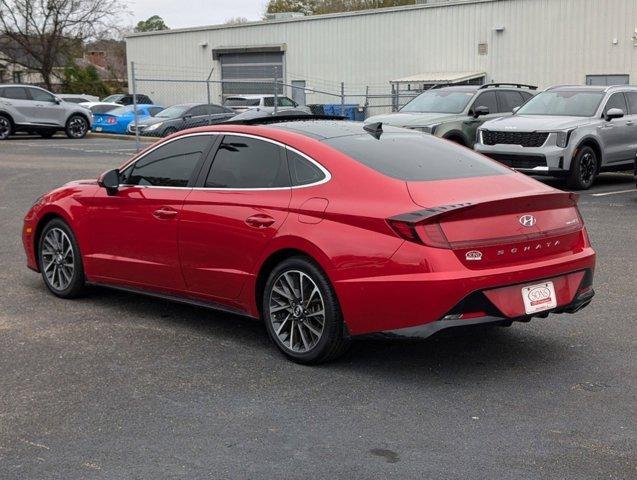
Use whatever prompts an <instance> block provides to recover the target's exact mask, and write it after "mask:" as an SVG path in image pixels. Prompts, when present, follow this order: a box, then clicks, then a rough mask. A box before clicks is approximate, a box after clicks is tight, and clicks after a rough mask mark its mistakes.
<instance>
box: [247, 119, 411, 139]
mask: <svg viewBox="0 0 637 480" xmlns="http://www.w3.org/2000/svg"><path fill="white" fill-rule="evenodd" d="M259 126H260V127H261V128H269V129H276V130H284V131H288V132H291V133H298V134H301V135H305V136H306V137H310V138H314V139H316V140H327V139H329V138H335V137H349V136H352V135H371V133H370V131H369V130H365V129H364V128H363V127H364V126H365V124H364V123H362V122H352V121H347V120H292V121H286V120H285V117H281V121H280V122H276V123H268V124H266V125H259ZM368 128H369V127H368ZM382 132H383V133H412V134H414V135H419V133H418V132H416V131H414V130H408V129H405V128H399V127H392V126H389V125H383V126H382Z"/></svg>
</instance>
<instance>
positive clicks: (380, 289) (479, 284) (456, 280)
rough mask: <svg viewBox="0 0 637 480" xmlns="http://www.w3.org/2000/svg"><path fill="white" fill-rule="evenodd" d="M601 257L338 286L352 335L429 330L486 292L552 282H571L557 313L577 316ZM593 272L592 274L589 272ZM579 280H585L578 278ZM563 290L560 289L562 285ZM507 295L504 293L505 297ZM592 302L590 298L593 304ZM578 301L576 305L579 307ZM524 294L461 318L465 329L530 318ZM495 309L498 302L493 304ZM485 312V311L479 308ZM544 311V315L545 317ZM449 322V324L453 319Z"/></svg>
mask: <svg viewBox="0 0 637 480" xmlns="http://www.w3.org/2000/svg"><path fill="white" fill-rule="evenodd" d="M594 269H595V252H594V251H593V249H592V248H590V247H586V248H584V249H583V250H582V251H580V252H578V253H576V254H570V255H567V256H563V257H559V258H553V259H549V260H542V261H537V262H533V263H529V264H526V265H512V266H507V267H499V268H490V269H484V270H469V269H466V268H457V269H456V268H454V269H449V270H446V271H444V272H428V273H406V274H399V275H384V276H377V277H367V278H356V279H348V280H342V281H337V282H335V287H336V290H337V294H338V297H339V300H340V303H341V309H342V311H343V315H344V318H345V322H346V324H347V328H348V331H349V332H350V334H352V335H362V334H367V333H377V332H385V331H394V330H400V329H406V328H411V327H423V326H425V325H427V324H429V323H432V322H438V321H441V322H442V321H444V320H443V318H444V317H445V316H447V315H449V314H450V313H454V308H456V307H457V306H458V305H461V302H463V300H465V299H467V298H469V297H471V296H472V295H474V294H482V292H487V291H490V292H497V291H498V290H507V289H511V291H512V292H513V291H514V289H516V288H517V287H518V286H524V285H531V284H533V283H537V282H541V281H544V280H547V279H558V278H561V277H562V278H566V277H569V281H564V282H561V284H562V285H563V286H562V287H561V288H559V291H556V296H557V306H556V308H555V309H553V310H554V311H556V312H558V311H559V312H570V311H576V310H574V307H579V308H582V307H583V306H585V304H587V302H582V304H581V305H580V304H577V302H576V300H577V297H578V295H579V294H580V288H581V285H580V282H581V281H582V279H583V278H584V277H586V278H587V282H589V283H591V282H592V277H593V273H594ZM586 272H588V273H587V274H586V275H584V273H586ZM577 275H579V276H577ZM556 288H557V285H556ZM500 294H502V292H500ZM588 301H590V299H588ZM574 302H575V303H574ZM522 303H523V302H522V294H521V291H517V290H516V291H515V293H511V294H510V295H509V297H508V298H505V300H504V301H500V302H499V307H496V308H493V309H486V310H488V311H485V313H483V314H482V315H474V316H473V318H465V319H464V320H463V319H459V320H460V324H461V325H468V324H470V323H462V322H469V321H470V320H473V321H477V320H474V319H475V318H477V317H479V316H482V317H484V316H487V317H495V318H494V319H491V320H488V319H487V320H485V322H489V321H502V320H516V319H519V318H523V317H525V314H524V310H523V307H521V305H522ZM491 304H492V306H495V304H497V302H495V303H493V302H491ZM474 310H476V311H481V310H484V309H482V308H476V309H474ZM545 313H546V311H545V312H541V313H540V314H538V316H543V315H544V314H545ZM447 321H448V320H447ZM436 325H437V326H433V327H428V329H433V330H434V331H437V330H440V329H441V328H446V327H445V325H447V326H455V325H452V324H449V323H443V324H436Z"/></svg>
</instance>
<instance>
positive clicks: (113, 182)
mask: <svg viewBox="0 0 637 480" xmlns="http://www.w3.org/2000/svg"><path fill="white" fill-rule="evenodd" d="M97 184H98V185H99V186H100V187H102V188H105V189H106V193H108V194H109V195H115V194H116V193H117V190H118V189H119V170H118V169H117V168H116V169H115V170H109V171H108V172H105V173H103V174H102V175H100V178H99V179H98V180H97Z"/></svg>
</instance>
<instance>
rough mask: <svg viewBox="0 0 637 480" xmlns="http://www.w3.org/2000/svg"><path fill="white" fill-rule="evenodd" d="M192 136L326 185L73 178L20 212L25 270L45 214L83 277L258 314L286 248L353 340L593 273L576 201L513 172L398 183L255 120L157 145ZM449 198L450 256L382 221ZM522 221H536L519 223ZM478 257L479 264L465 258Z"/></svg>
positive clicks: (512, 301) (515, 311)
mask: <svg viewBox="0 0 637 480" xmlns="http://www.w3.org/2000/svg"><path fill="white" fill-rule="evenodd" d="M193 132H212V133H214V132H236V133H245V134H252V135H255V136H261V137H264V138H268V139H270V140H274V141H277V142H280V143H281V144H283V145H287V146H290V147H292V148H294V149H296V150H298V151H300V152H302V153H304V154H305V155H307V156H309V157H311V158H313V159H314V160H315V161H317V162H318V163H320V164H321V165H322V166H323V167H325V169H327V170H328V171H329V172H330V174H331V179H330V180H329V181H327V182H325V183H322V184H319V185H314V186H308V187H300V188H283V189H277V190H234V191H233V190H226V191H223V190H221V189H214V190H211V189H203V188H194V189H193V188H167V187H166V188H164V187H161V188H140V187H125V188H121V189H120V191H119V192H117V193H116V194H115V195H112V196H109V195H107V193H106V191H105V190H104V189H102V188H100V187H98V186H97V183H96V182H95V181H89V182H73V183H71V184H68V185H66V186H64V187H62V188H60V189H57V190H54V191H53V192H51V193H49V194H47V195H46V196H45V197H43V198H42V200H41V201H40V202H39V203H38V204H36V205H35V206H34V207H33V208H32V209H31V210H30V211H29V213H28V214H27V216H26V217H25V223H24V229H23V243H24V247H25V252H26V254H27V264H28V266H29V267H30V268H34V269H37V261H36V257H35V245H34V243H35V235H36V234H37V231H38V228H41V226H42V224H43V222H44V221H45V220H46V219H47V218H48V216H49V215H57V216H60V217H62V218H64V219H65V221H67V222H68V223H69V225H70V226H71V228H72V229H73V231H74V232H75V234H76V237H77V239H78V243H79V245H80V250H81V252H82V256H83V259H84V263H85V271H86V275H87V277H88V279H89V280H90V281H93V282H99V283H108V284H114V285H127V286H136V287H141V288H145V289H149V290H155V291H161V292H169V293H171V294H173V295H179V296H183V297H188V298H196V299H202V300H209V301H214V302H216V303H219V304H221V305H224V306H227V307H231V308H234V309H238V310H240V311H243V312H245V313H246V314H248V315H251V316H255V317H257V316H259V308H258V305H259V304H260V302H261V298H258V296H257V280H258V278H259V275H260V274H261V273H262V266H263V265H264V264H265V263H266V262H267V260H268V259H269V258H270V257H271V256H272V255H276V254H277V253H279V252H281V251H284V250H285V251H298V252H301V253H303V254H305V255H307V256H309V257H311V258H312V259H313V260H314V261H315V262H316V263H317V264H318V265H319V266H320V267H321V268H322V269H323V270H324V271H325V273H326V274H327V276H328V277H329V279H330V280H331V282H332V284H333V286H334V289H335V291H336V293H337V296H338V299H339V302H340V306H341V309H342V311H343V316H344V320H345V322H346V325H347V328H348V330H349V332H350V333H351V334H353V335H358V334H364V333H369V332H378V331H384V330H394V329H400V328H406V327H412V326H417V325H422V324H426V323H428V322H433V321H436V320H440V319H441V318H442V317H443V316H445V315H446V314H447V313H448V312H449V311H450V310H451V309H453V308H454V306H456V305H457V304H458V303H459V302H460V301H461V300H463V299H464V298H465V297H467V296H469V295H471V294H473V293H474V292H480V291H482V292H484V295H485V296H487V298H489V299H490V300H491V301H492V303H493V304H494V305H496V306H497V307H498V308H499V309H500V310H501V312H502V315H503V317H517V316H522V315H523V313H524V307H523V304H522V299H521V294H520V288H521V286H523V285H529V284H533V283H534V282H537V281H538V280H544V279H551V280H552V281H553V282H554V284H555V287H556V294H557V296H558V305H565V304H566V303H568V302H569V301H571V300H573V298H574V296H575V295H576V294H577V291H578V288H579V286H580V284H581V281H582V278H583V276H584V272H585V271H589V272H591V274H592V272H593V270H594V267H595V253H594V252H593V250H592V248H591V246H590V244H589V242H588V238H587V236H586V233H585V229H584V227H583V225H582V224H581V221H580V219H579V213H578V212H577V208H576V206H575V201H576V199H574V198H573V197H571V196H569V195H568V194H565V193H563V192H559V191H557V190H555V189H553V188H551V187H548V186H546V185H544V184H541V183H539V182H537V181H535V180H533V179H531V178H529V177H526V176H524V175H521V174H518V173H515V172H511V173H510V174H503V175H496V176H491V177H478V178H471V179H456V180H444V181H429V182H404V181H400V180H397V179H393V178H389V177H386V176H384V175H382V174H380V173H378V172H376V171H375V170H372V169H371V168H368V167H366V166H364V165H363V164H361V163H359V162H357V161H354V160H353V159H351V158H349V157H347V156H346V155H344V154H342V153H340V152H339V151H337V150H335V149H333V148H331V147H330V146H328V145H326V144H324V143H322V142H320V141H317V140H314V139H312V138H309V137H307V136H304V135H301V134H297V133H293V132H290V131H285V130H280V129H276V128H268V127H263V126H241V125H219V126H212V127H204V128H201V129H196V130H190V131H186V132H180V133H179V134H176V135H175V136H172V137H168V138H167V139H165V140H164V141H170V140H171V138H175V137H178V136H180V135H183V134H188V133H193ZM432 141H440V140H437V139H433V140H432ZM459 148H460V147H459ZM140 155H143V152H142V153H141V154H140ZM134 160H135V158H134V159H132V160H131V161H134ZM456 203H471V204H472V206H471V208H467V209H463V210H459V211H457V212H455V213H454V212H451V213H450V214H449V215H445V216H443V217H441V219H440V220H439V222H440V226H441V229H442V231H443V232H444V234H445V236H446V237H447V239H448V240H449V242H451V247H452V248H433V247H429V246H426V245H422V244H419V243H415V242H412V241H406V240H404V239H403V238H401V237H399V236H398V235H397V234H396V233H395V232H394V230H392V228H390V226H389V224H388V222H387V219H388V218H390V217H394V216H396V215H401V214H405V213H409V212H413V211H417V210H421V209H423V208H428V207H436V206H442V205H450V204H456ZM158 211H160V213H159V214H158V213H157V212H158ZM161 212H163V213H161ZM166 212H168V213H166ZM170 212H174V213H170ZM521 214H533V215H534V216H535V217H536V219H537V224H536V225H534V226H533V227H532V228H526V227H523V226H522V225H521V224H520V223H519V222H518V220H519V217H520V215H521ZM574 219H577V224H576V223H573V220H574ZM569 222H571V223H570V224H569ZM555 241H558V243H557V244H551V245H546V243H547V242H555ZM543 242H544V243H543ZM538 244H540V245H543V246H542V247H541V248H536V246H537V245H538ZM476 249H478V250H480V253H481V255H482V260H481V261H480V262H479V265H478V264H477V263H478V262H475V261H471V260H467V253H468V252H469V251H472V250H476ZM500 252H502V253H500Z"/></svg>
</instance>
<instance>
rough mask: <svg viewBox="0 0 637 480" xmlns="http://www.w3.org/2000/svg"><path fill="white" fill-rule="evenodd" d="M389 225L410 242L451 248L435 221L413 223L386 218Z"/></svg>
mask: <svg viewBox="0 0 637 480" xmlns="http://www.w3.org/2000/svg"><path fill="white" fill-rule="evenodd" d="M387 223H389V226H390V227H391V228H392V230H393V231H394V232H396V234H397V235H398V236H399V237H400V238H403V239H405V240H408V241H410V242H415V243H420V244H422V245H427V246H428V247H434V248H451V245H450V244H449V240H447V237H446V236H445V234H444V232H443V231H442V228H441V227H440V224H439V223H437V222H432V223H423V224H415V225H414V224H413V223H410V222H404V221H401V220H393V219H389V220H387Z"/></svg>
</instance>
